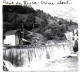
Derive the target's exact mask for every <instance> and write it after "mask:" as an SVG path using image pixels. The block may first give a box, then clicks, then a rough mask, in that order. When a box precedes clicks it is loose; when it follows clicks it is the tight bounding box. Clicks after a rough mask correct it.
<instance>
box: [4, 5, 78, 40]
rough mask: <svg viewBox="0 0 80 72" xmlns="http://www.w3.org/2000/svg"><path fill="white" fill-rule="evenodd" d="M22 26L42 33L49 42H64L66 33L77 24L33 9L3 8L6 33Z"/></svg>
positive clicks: (19, 7)
mask: <svg viewBox="0 0 80 72" xmlns="http://www.w3.org/2000/svg"><path fill="white" fill-rule="evenodd" d="M36 18H37V19H36ZM36 20H37V21H36ZM22 24H24V29H27V30H29V31H33V32H34V31H35V32H36V33H40V34H42V35H44V36H45V38H46V39H47V40H50V39H56V40H64V39H66V38H65V35H64V33H65V32H66V31H67V30H68V27H69V26H72V25H77V23H76V22H73V21H70V22H69V21H67V20H64V19H63V18H58V17H53V16H51V15H50V14H47V13H45V12H43V11H42V10H36V11H35V10H34V9H33V8H32V7H23V6H16V5H15V6H3V31H4V33H5V32H6V31H8V30H14V29H20V28H21V27H22Z"/></svg>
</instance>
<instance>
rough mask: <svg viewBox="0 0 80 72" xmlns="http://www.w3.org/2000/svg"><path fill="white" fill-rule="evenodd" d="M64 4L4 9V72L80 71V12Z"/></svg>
mask: <svg viewBox="0 0 80 72" xmlns="http://www.w3.org/2000/svg"><path fill="white" fill-rule="evenodd" d="M32 1H33V0H32ZM62 1H63V0H62ZM62 1H61V0H60V1H59V2H58V3H57V5H54V3H53V2H52V0H51V2H48V1H47V2H45V0H43V1H42V2H40V1H39V2H38V1H36V0H35V2H29V3H27V4H24V5H20V4H21V3H19V5H3V6H2V14H3V15H2V17H3V20H2V23H3V24H2V26H3V28H2V31H3V35H2V36H3V39H2V40H3V41H2V42H3V66H2V69H3V71H4V72H5V71H7V72H13V71H14V72H78V56H79V47H78V40H79V39H78V20H77V9H75V8H74V7H72V6H70V5H65V4H67V3H69V2H68V0H67V1H66V2H62ZM25 2H27V1H26V0H25ZM25 2H24V3H25ZM30 3H31V5H29V4H30ZM12 4H13V3H12ZM60 4H61V5H60ZM69 4H71V3H69Z"/></svg>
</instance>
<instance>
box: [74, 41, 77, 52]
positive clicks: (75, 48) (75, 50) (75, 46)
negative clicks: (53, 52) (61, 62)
mask: <svg viewBox="0 0 80 72" xmlns="http://www.w3.org/2000/svg"><path fill="white" fill-rule="evenodd" d="M73 50H74V52H77V51H78V41H77V40H76V41H75V45H74V47H73Z"/></svg>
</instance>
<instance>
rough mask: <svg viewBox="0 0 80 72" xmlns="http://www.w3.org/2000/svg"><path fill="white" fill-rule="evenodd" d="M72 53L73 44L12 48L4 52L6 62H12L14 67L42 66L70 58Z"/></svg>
mask: <svg viewBox="0 0 80 72" xmlns="http://www.w3.org/2000/svg"><path fill="white" fill-rule="evenodd" d="M71 53H72V44H71V43H67V44H63V43H56V44H46V45H44V46H41V47H34V48H18V49H17V48H11V49H4V50H3V58H4V60H7V61H10V62H11V63H12V64H13V65H16V66H21V65H26V66H31V65H32V66H33V65H34V64H35V65H40V64H41V63H45V62H47V61H50V60H55V59H59V58H61V57H65V56H70V55H71Z"/></svg>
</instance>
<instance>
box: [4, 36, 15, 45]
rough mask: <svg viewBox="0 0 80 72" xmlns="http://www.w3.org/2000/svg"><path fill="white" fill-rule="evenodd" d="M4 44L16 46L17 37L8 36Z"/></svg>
mask: <svg viewBox="0 0 80 72" xmlns="http://www.w3.org/2000/svg"><path fill="white" fill-rule="evenodd" d="M4 44H9V45H15V35H7V36H6V38H5V39H4Z"/></svg>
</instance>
